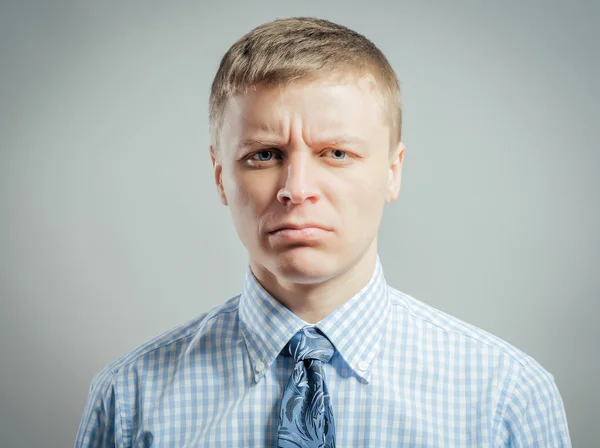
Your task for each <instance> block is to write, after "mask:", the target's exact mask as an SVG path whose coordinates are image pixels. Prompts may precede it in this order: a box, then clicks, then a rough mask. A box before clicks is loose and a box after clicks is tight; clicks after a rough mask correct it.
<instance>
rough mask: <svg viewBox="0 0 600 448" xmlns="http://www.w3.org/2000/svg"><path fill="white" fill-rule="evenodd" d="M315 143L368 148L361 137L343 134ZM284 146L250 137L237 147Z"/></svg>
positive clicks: (279, 143)
mask: <svg viewBox="0 0 600 448" xmlns="http://www.w3.org/2000/svg"><path fill="white" fill-rule="evenodd" d="M315 143H317V144H319V145H333V146H336V145H344V144H351V145H359V146H367V142H366V140H364V139H362V138H360V137H356V136H353V135H350V134H342V135H339V136H335V137H331V138H323V139H321V140H319V141H317V142H315ZM282 145H283V144H282V143H281V142H280V141H277V140H266V139H261V138H252V137H250V138H245V139H243V140H241V141H240V143H239V144H238V145H237V149H238V150H242V149H245V148H248V147H251V146H265V147H279V146H282Z"/></svg>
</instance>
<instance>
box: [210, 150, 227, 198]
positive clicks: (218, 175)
mask: <svg viewBox="0 0 600 448" xmlns="http://www.w3.org/2000/svg"><path fill="white" fill-rule="evenodd" d="M210 160H211V161H212V165H213V174H214V177H215V184H216V186H217V193H218V194H219V199H221V203H222V204H223V205H227V197H226V196H225V190H224V189H223V177H222V174H223V165H222V164H221V162H220V161H219V156H218V155H217V154H215V151H214V149H213V147H212V145H211V146H210Z"/></svg>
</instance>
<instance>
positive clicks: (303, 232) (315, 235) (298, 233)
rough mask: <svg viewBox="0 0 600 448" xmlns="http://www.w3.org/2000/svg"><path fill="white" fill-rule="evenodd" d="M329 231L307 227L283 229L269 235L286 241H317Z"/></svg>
mask: <svg viewBox="0 0 600 448" xmlns="http://www.w3.org/2000/svg"><path fill="white" fill-rule="evenodd" d="M328 233H329V231H328V230H325V229H321V228H319V227H305V228H304V229H281V230H277V231H276V232H273V233H270V234H269V235H270V236H271V237H273V238H277V239H283V240H286V241H315V240H320V239H322V238H323V237H325V236H326V235H327V234H328Z"/></svg>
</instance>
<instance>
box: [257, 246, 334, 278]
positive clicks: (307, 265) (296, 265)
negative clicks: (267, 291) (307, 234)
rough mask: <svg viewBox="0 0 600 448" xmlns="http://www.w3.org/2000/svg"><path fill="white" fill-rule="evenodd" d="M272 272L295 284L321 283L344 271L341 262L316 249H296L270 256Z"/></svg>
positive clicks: (306, 247)
mask: <svg viewBox="0 0 600 448" xmlns="http://www.w3.org/2000/svg"><path fill="white" fill-rule="evenodd" d="M269 258H270V260H269V261H270V262H269V265H271V268H272V269H270V270H271V272H273V274H275V275H276V276H277V277H283V278H285V279H287V280H288V281H291V282H294V283H307V284H309V283H319V282H323V281H325V280H328V279H330V278H332V277H335V276H336V275H337V274H338V272H339V271H341V270H342V266H340V260H339V259H337V258H338V257H335V256H333V255H331V254H327V253H325V252H323V251H322V250H319V249H316V248H314V247H308V246H304V247H295V248H288V249H287V250H285V251H283V252H280V253H278V254H276V255H275V256H272V255H271V256H269Z"/></svg>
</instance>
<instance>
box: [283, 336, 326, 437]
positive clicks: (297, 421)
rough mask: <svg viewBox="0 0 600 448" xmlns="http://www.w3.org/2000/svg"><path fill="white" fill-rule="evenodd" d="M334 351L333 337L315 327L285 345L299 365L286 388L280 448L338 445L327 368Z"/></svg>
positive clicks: (287, 353)
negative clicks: (326, 364) (325, 366)
mask: <svg viewBox="0 0 600 448" xmlns="http://www.w3.org/2000/svg"><path fill="white" fill-rule="evenodd" d="M334 352H335V348H334V347H333V345H332V344H331V342H330V341H329V339H327V338H326V337H325V335H323V334H322V333H321V332H320V331H319V330H318V329H316V328H315V327H304V328H302V329H301V330H300V331H298V333H296V334H295V335H294V336H293V337H292V339H290V341H289V342H288V343H287V345H286V346H285V348H284V349H283V354H284V355H285V356H292V357H293V358H294V361H295V365H294V370H293V371H292V374H291V375H290V379H289V380H288V383H287V386H286V388H285V390H284V391H283V398H282V401H281V409H280V411H279V429H278V430H277V447H278V448H298V447H302V448H317V447H319V448H334V447H335V422H334V418H333V410H332V407H331V401H330V399H329V392H328V391H327V384H326V383H325V370H324V368H323V367H324V363H327V362H329V360H330V359H331V357H332V356H333V354H334Z"/></svg>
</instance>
